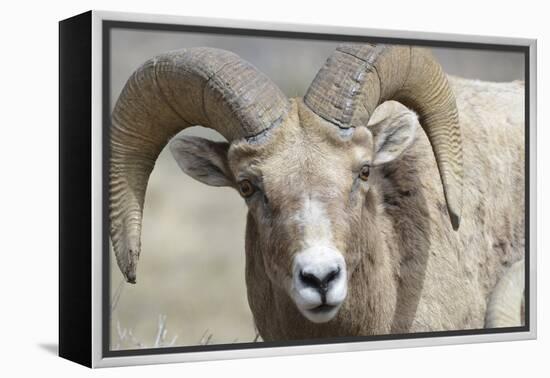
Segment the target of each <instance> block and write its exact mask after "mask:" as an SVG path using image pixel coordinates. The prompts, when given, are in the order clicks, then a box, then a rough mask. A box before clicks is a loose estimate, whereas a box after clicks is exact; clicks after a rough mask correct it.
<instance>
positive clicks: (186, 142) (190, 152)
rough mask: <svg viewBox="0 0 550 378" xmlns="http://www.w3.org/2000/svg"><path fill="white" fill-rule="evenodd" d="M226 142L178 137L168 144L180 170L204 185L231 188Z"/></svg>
mask: <svg viewBox="0 0 550 378" xmlns="http://www.w3.org/2000/svg"><path fill="white" fill-rule="evenodd" d="M228 149H229V144H228V143H226V142H213V141H211V140H208V139H204V138H199V137H193V136H180V137H176V138H174V139H173V140H172V141H171V142H170V151H171V152H172V156H174V159H176V161H177V162H178V165H179V166H180V168H181V170H182V171H184V172H185V173H187V174H188V175H189V176H191V177H193V178H194V179H195V180H197V181H200V182H202V183H204V184H206V185H211V186H233V183H234V181H235V180H234V178H233V174H232V173H231V170H230V169H229V165H228V163H227V150H228Z"/></svg>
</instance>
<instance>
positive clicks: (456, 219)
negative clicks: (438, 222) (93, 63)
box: [449, 209, 460, 231]
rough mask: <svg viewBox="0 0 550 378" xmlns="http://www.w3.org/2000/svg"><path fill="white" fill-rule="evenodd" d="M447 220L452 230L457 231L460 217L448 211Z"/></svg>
mask: <svg viewBox="0 0 550 378" xmlns="http://www.w3.org/2000/svg"><path fill="white" fill-rule="evenodd" d="M449 218H450V219H451V225H452V226H453V230H455V231H458V228H459V226H460V215H458V214H457V213H455V212H454V211H452V210H451V209H449Z"/></svg>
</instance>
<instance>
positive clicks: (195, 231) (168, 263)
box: [110, 29, 524, 350]
mask: <svg viewBox="0 0 550 378" xmlns="http://www.w3.org/2000/svg"><path fill="white" fill-rule="evenodd" d="M338 43H339V42H336V41H331V42H325V41H312V40H300V39H288V38H267V37H248V36H232V35H216V34H206V33H188V32H156V31H136V30H126V29H113V30H112V31H111V62H110V69H111V86H110V87H111V109H112V108H113V107H114V104H115V102H116V99H117V98H118V95H119V94H120V92H121V90H122V88H123V86H124V84H125V83H126V80H127V79H128V77H129V76H130V75H131V74H132V72H133V71H134V70H135V69H136V68H138V67H139V66H140V64H141V63H143V62H144V61H146V60H147V59H149V58H151V57H152V56H154V55H155V54H158V53H162V52H165V51H168V50H174V49H179V48H184V47H192V46H208V47H217V48H223V49H225V50H230V51H233V52H235V53H236V54H238V55H240V56H241V57H242V58H243V59H245V60H247V61H249V62H251V63H252V64H253V65H254V66H256V67H257V68H258V69H259V70H260V71H262V72H264V73H265V74H266V75H267V76H269V77H270V78H271V79H272V80H273V81H274V82H275V83H276V84H277V85H278V86H279V88H281V90H282V91H283V92H284V93H285V94H286V95H287V96H289V97H301V96H303V95H304V94H305V91H306V89H307V87H308V85H309V84H310V83H311V81H312V80H313V78H314V76H315V74H316V73H317V71H318V70H319V68H321V66H322V65H323V63H324V62H325V60H326V58H327V57H328V56H329V55H330V54H331V52H332V51H333V50H334V48H335V47H336V46H337V44H338ZM432 51H433V53H434V55H435V56H436V57H437V58H438V60H439V62H440V63H441V64H442V66H443V68H444V70H445V71H446V72H447V73H448V74H452V75H457V76H462V77H467V78H472V79H480V80H487V81H511V80H523V75H524V61H523V54H520V53H513V52H498V51H481V50H468V49H455V48H433V49H432ZM183 133H184V134H192V135H198V136H202V137H206V138H210V139H214V140H221V139H222V137H221V136H220V135H219V134H217V133H216V132H214V131H212V130H208V129H205V128H201V127H193V128H189V129H187V130H185V131H183ZM245 220H246V205H245V203H244V201H242V200H241V198H240V196H239V195H238V193H237V192H235V191H233V190H232V189H228V188H214V187H209V186H206V185H204V184H201V183H199V182H197V181H194V180H193V179H191V178H189V177H188V176H186V175H185V174H184V173H183V172H182V171H181V170H180V169H179V167H178V165H177V164H176V162H175V161H174V160H173V158H172V156H171V155H170V152H169V151H168V149H167V148H165V149H164V150H163V152H162V153H161V155H160V157H159V159H158V160H157V163H156V166H155V169H154V170H153V173H152V175H151V177H150V180H149V186H148V189H147V196H146V199H145V208H144V216H143V229H142V253H141V257H140V262H139V265H138V273H137V277H138V279H137V282H138V283H137V284H136V285H130V284H126V283H124V280H123V278H122V274H121V273H120V271H119V270H118V267H117V265H116V261H115V259H114V256H113V253H112V251H111V262H110V267H111V302H112V303H111V313H112V316H111V348H112V349H114V350H116V349H128V348H132V349H133V348H141V347H162V346H171V345H174V346H182V345H196V344H201V343H202V344H206V343H210V344H220V343H234V342H250V341H254V340H255V339H256V331H255V328H254V322H253V318H252V314H251V312H250V309H249V307H248V302H247V297H246V286H245V276H244V274H245V273H244V258H245V254H244V231H245Z"/></svg>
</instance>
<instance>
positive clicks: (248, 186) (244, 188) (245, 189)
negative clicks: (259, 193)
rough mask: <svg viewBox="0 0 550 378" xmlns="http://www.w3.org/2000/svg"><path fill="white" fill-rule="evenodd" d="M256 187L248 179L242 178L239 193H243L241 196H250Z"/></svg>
mask: <svg viewBox="0 0 550 378" xmlns="http://www.w3.org/2000/svg"><path fill="white" fill-rule="evenodd" d="M255 191H256V189H255V188H254V185H252V183H251V182H250V181H248V180H242V181H241V182H239V193H241V196H243V197H244V198H248V197H250V196H251V195H253V194H254V192H255Z"/></svg>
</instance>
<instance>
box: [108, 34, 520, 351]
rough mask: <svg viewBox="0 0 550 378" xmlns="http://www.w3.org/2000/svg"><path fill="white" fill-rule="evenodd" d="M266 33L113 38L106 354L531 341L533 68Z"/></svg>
mask: <svg viewBox="0 0 550 378" xmlns="http://www.w3.org/2000/svg"><path fill="white" fill-rule="evenodd" d="M252 34H253V33H248V34H247V33H241V34H238V33H235V34H231V33H213V32H211V31H201V30H198V31H192V30H186V31H182V30H176V31H169V30H139V29H135V28H123V27H121V28H114V29H112V30H111V32H110V40H109V43H110V44H109V62H108V63H109V76H108V78H109V79H108V85H109V96H110V103H109V106H110V109H109V112H110V119H109V122H108V125H107V130H108V149H109V159H108V160H107V168H108V170H109V173H108V177H109V182H108V201H109V204H108V206H109V216H108V222H109V230H110V235H109V241H110V242H109V250H108V251H107V253H108V258H109V259H108V264H109V270H108V272H107V274H108V282H109V288H110V289H109V293H108V294H109V298H108V302H109V306H108V308H107V309H106V311H108V312H109V313H108V319H109V322H108V324H107V325H106V326H107V327H108V330H107V333H108V349H109V350H110V351H127V350H143V349H151V348H178V347H182V348H183V347H193V346H203V347H204V348H207V347H208V346H219V345H245V344H246V345H251V344H255V345H257V347H262V345H266V346H267V345H294V344H292V343H323V342H334V341H338V342H353V341H355V340H376V337H387V336H391V337H395V338H399V337H411V335H413V336H414V335H425V336H438V335H452V334H453V332H455V333H456V332H462V333H463V334H464V332H471V333H472V334H475V333H476V332H479V333H483V332H494V331H498V330H499V329H500V330H509V331H513V330H514V329H524V328H522V327H524V326H525V324H526V316H525V312H526V300H528V297H526V296H525V278H526V277H525V272H526V269H525V258H526V253H525V237H526V232H525V230H526V208H525V204H526V197H525V196H526V191H525V188H526V170H525V167H526V165H525V142H526V125H525V91H526V89H525V84H524V80H525V79H526V78H525V68H526V67H525V56H524V54H523V53H521V52H517V51H509V50H506V49H498V48H494V47H493V48H487V49H482V48H473V47H472V48H466V47H456V46H450V47H447V46H443V45H442V44H439V45H437V46H428V45H426V44H423V45H416V44H414V43H411V44H403V43H399V44H398V43H391V41H390V42H379V41H374V42H368V41H357V40H354V41H347V40H345V39H344V38H343V37H342V40H335V39H334V38H333V39H323V38H321V37H319V38H317V39H316V38H300V37H296V38H290V37H281V36H276V35H275V36H254V35H252ZM270 343H271V344H270ZM273 343H278V344H273ZM182 350H185V349H182ZM204 350H207V349H204Z"/></svg>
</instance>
